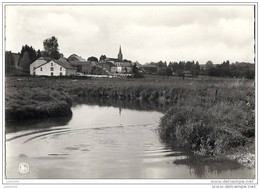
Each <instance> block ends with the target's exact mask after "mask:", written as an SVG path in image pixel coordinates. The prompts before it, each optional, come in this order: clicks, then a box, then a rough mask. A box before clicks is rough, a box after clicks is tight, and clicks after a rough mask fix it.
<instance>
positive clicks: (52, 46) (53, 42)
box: [43, 36, 61, 60]
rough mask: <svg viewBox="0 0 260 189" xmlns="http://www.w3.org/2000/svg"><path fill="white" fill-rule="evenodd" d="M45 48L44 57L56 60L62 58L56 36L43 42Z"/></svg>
mask: <svg viewBox="0 0 260 189" xmlns="http://www.w3.org/2000/svg"><path fill="white" fill-rule="evenodd" d="M43 48H44V51H43V56H45V57H50V58H53V59H56V60H57V59H59V58H60V57H61V55H60V53H59V44H58V39H57V38H56V37H55V36H52V37H51V38H48V39H45V40H44V41H43Z"/></svg>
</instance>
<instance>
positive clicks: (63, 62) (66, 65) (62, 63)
mask: <svg viewBox="0 0 260 189" xmlns="http://www.w3.org/2000/svg"><path fill="white" fill-rule="evenodd" d="M40 58H43V57H40ZM40 58H38V59H37V60H45V59H40ZM50 61H53V62H55V63H57V64H59V65H60V66H62V67H63V68H66V69H74V68H73V67H72V66H71V65H70V63H69V62H68V61H67V60H66V59H65V58H60V59H59V60H53V59H50V60H49V61H47V62H45V63H44V64H41V65H39V66H38V67H36V68H39V67H41V66H43V65H45V64H48V63H49V62H50Z"/></svg>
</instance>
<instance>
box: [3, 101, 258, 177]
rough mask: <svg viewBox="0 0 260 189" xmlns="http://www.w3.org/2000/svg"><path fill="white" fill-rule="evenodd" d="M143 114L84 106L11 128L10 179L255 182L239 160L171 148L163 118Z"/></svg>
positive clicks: (152, 113) (152, 112)
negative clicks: (68, 113)
mask: <svg viewBox="0 0 260 189" xmlns="http://www.w3.org/2000/svg"><path fill="white" fill-rule="evenodd" d="M137 109H138V110H137ZM137 109H134V108H133V107H132V106H131V108H130V109H129V108H128V107H123V106H117V107H114V106H108V105H104V104H102V105H101V106H100V103H99V105H95V103H91V104H89V103H87V104H84V103H80V104H76V105H74V106H73V107H72V111H73V116H72V117H70V118H59V119H58V118H56V119H48V120H42V121H40V122H39V121H29V122H22V123H21V122H20V123H12V124H9V125H8V126H6V177H7V178H38V179H42V178H45V179H51V178H84V179H88V178H115V179H117V178H153V179H156V178H172V179H174V178H175V179H177V178H178V179H189V178H211V179H213V178H222V179H223V178H224V179H226V178H240V179H245V178H250V179H253V178H254V170H250V169H247V168H245V167H242V166H241V165H240V164H238V163H236V162H235V161H229V160H222V161H203V160H199V159H197V158H194V157H193V156H192V154H191V153H189V152H186V151H183V150H180V149H172V148H168V147H166V146H165V145H164V144H163V143H162V142H161V141H160V137H159V135H158V132H157V128H158V122H159V120H160V117H161V116H163V113H161V112H159V111H156V110H151V109H149V110H145V108H140V107H139V108H137ZM21 163H22V164H21ZM25 165H26V166H25Z"/></svg>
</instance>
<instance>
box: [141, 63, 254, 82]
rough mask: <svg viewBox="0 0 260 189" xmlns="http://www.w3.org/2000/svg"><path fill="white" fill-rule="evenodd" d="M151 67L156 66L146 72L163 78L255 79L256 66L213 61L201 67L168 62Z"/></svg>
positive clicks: (194, 64)
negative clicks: (205, 76) (210, 77)
mask: <svg viewBox="0 0 260 189" xmlns="http://www.w3.org/2000/svg"><path fill="white" fill-rule="evenodd" d="M149 65H154V67H151V68H149V67H148V68H144V72H146V73H150V74H159V75H162V76H170V75H176V76H182V77H184V76H198V75H207V76H214V77H235V78H248V79H254V78H255V67H254V64H250V63H244V62H242V63H238V62H236V63H232V64H230V62H229V60H227V61H224V62H223V63H222V64H215V65H214V64H213V62H212V61H208V62H207V63H206V65H205V66H201V65H200V64H199V62H198V61H196V62H194V61H180V62H170V63H169V64H168V65H167V63H166V62H162V61H159V62H157V63H154V62H151V63H149Z"/></svg>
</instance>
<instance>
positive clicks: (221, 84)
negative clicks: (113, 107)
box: [5, 76, 255, 164]
mask: <svg viewBox="0 0 260 189" xmlns="http://www.w3.org/2000/svg"><path fill="white" fill-rule="evenodd" d="M5 85H6V86H5V93H6V96H5V116H6V120H23V119H32V118H40V117H57V116H66V115H71V111H70V107H71V105H72V103H73V99H76V98H77V97H98V98H109V99H124V100H126V101H139V102H142V103H146V102H147V103H149V102H153V103H154V102H156V103H157V104H158V105H164V104H167V107H169V108H167V110H165V111H164V113H165V114H164V116H163V117H162V118H161V121H160V124H159V128H158V131H159V135H160V138H161V140H162V142H164V143H165V144H166V145H168V146H170V147H182V148H188V149H190V150H191V151H193V152H194V153H195V154H197V155H199V156H204V157H214V158H215V157H221V156H229V157H230V158H231V159H232V158H233V159H238V160H239V161H241V162H242V163H245V164H250V163H253V161H254V157H253V154H254V147H255V83H254V80H246V79H232V78H214V77H198V78H188V77H185V78H184V79H183V78H180V77H161V76H146V77H145V78H140V79H137V78H125V77H122V78H92V79H91V78H84V79H80V78H43V77H16V76H13V77H11V76H10V77H6V82H5ZM249 156H250V157H251V158H249Z"/></svg>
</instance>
